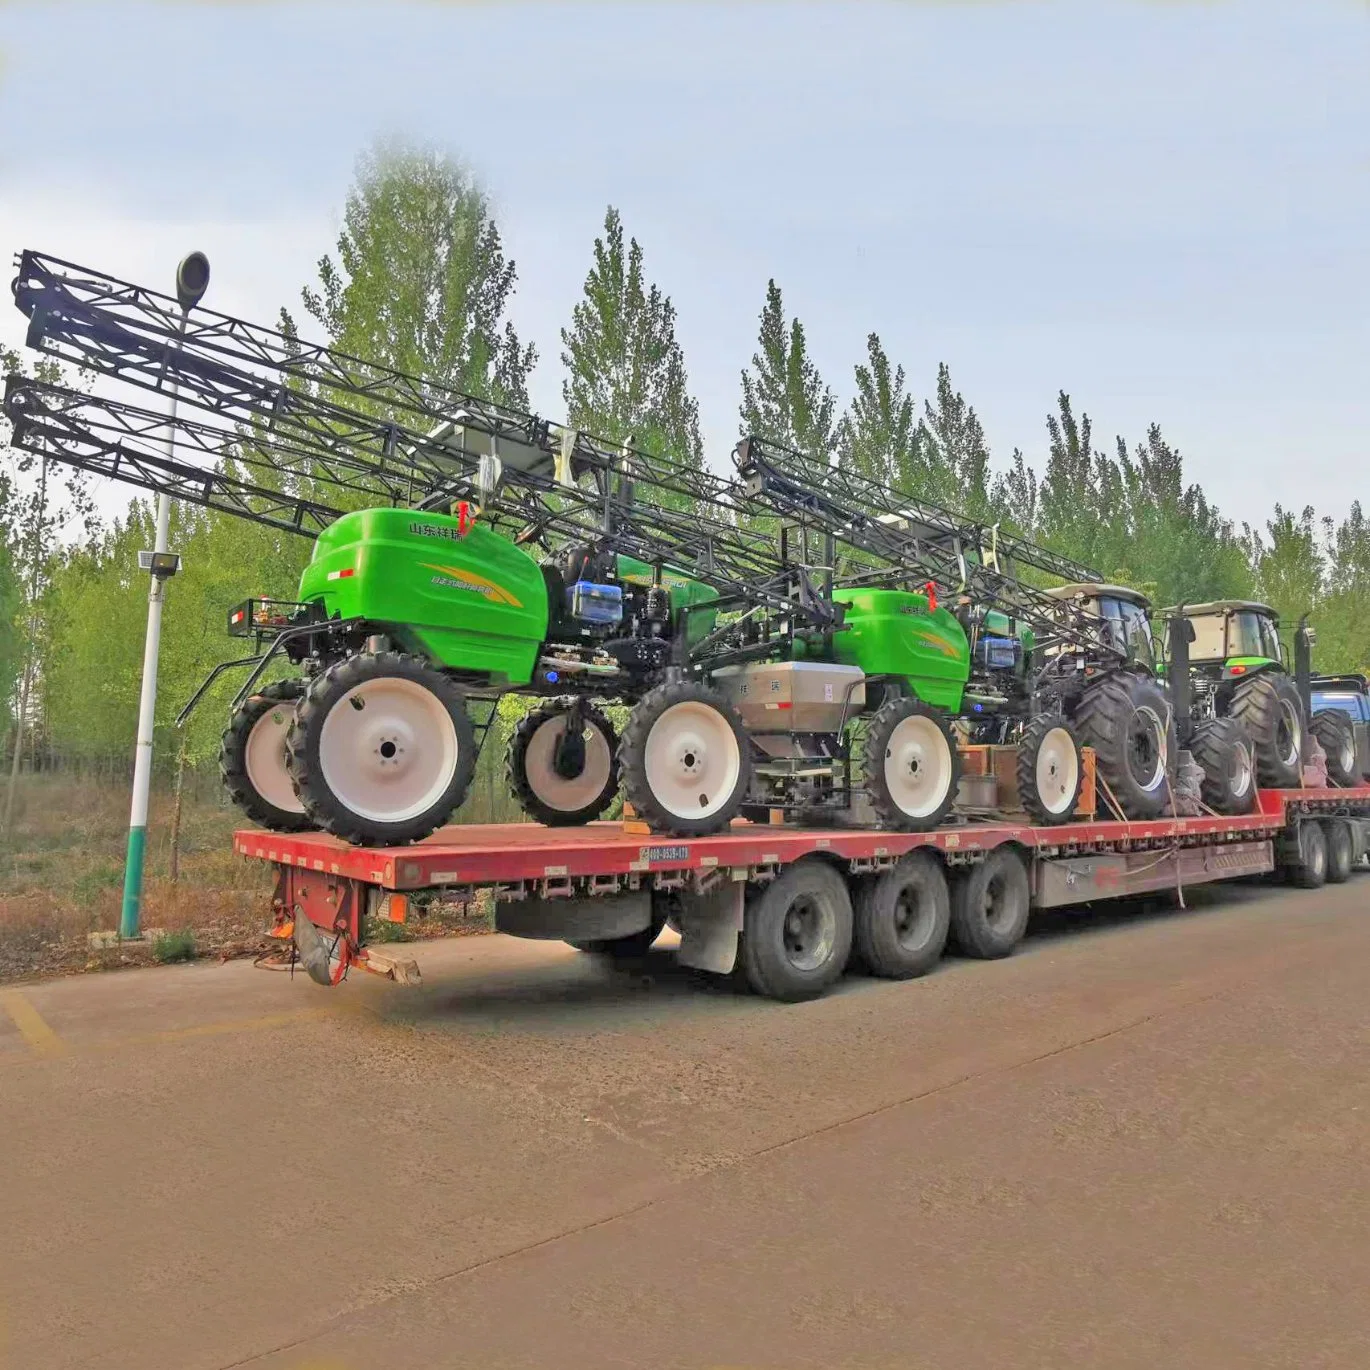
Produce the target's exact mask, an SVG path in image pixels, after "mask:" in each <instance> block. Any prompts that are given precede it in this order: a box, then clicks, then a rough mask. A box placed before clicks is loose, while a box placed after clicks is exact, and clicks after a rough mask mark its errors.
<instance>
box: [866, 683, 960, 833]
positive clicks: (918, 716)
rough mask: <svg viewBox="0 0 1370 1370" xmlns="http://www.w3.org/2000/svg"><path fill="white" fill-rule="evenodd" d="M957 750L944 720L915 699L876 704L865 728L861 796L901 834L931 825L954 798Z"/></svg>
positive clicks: (958, 761) (934, 824)
mask: <svg viewBox="0 0 1370 1370" xmlns="http://www.w3.org/2000/svg"><path fill="white" fill-rule="evenodd" d="M960 775H961V754H960V752H958V751H957V749H956V741H955V739H954V738H953V737H952V735H951V729H950V727H948V725H947V720H946V719H945V718H944V717H943V715H942V713H941V711H940V710H938V709H934V708H933V707H932V705H931V704H925V703H923V701H922V700H921V699H914V698H912V697H908V698H903V699H899V698H895V699H891V700H889V701H888V702H887V703H885V704H882V705H881V706H880V708H879V709H877V710H876V712H875V714H874V716H873V717H872V718H871V721H870V726H869V727H868V728H867V730H866V794H867V796H868V797H869V799H870V802H871V807H872V808H873V809H874V810H875V813H876V816H877V817H878V818H879V820H880V821H881V822H882V823H884V824H885V825H887V826H888V827H891V828H897V829H899V830H900V831H902V832H926V831H928V830H929V829H931V828H935V827H936V826H937V825H938V824H939V823H940V822H941V821H942V820H943V819H944V818H945V817H946V816H947V813H948V811H949V810H950V809H951V806H952V804H953V803H954V802H955V800H956V782H957V781H958V780H959V779H960Z"/></svg>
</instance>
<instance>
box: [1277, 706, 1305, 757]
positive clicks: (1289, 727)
mask: <svg viewBox="0 0 1370 1370" xmlns="http://www.w3.org/2000/svg"><path fill="white" fill-rule="evenodd" d="M1280 714H1281V716H1282V717H1283V719H1284V725H1285V730H1286V731H1287V733H1288V735H1289V750H1288V751H1287V752H1285V753H1284V755H1283V756H1281V757H1280V762H1281V764H1282V765H1285V766H1296V765H1298V762H1299V753H1300V752H1301V751H1302V750H1303V725H1302V724H1301V723H1300V722H1299V712H1298V710H1297V709H1296V708H1295V707H1294V706H1293V705H1292V704H1291V703H1290V702H1289V701H1288V700H1287V699H1282V700H1280ZM1279 737H1280V734H1279V727H1278V725H1277V726H1276V729H1275V741H1276V744H1278V742H1279Z"/></svg>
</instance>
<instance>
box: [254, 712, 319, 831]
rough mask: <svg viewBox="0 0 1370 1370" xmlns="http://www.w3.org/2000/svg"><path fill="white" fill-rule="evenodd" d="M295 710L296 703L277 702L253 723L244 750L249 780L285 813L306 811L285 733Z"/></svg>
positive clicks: (258, 791) (255, 788) (267, 800)
mask: <svg viewBox="0 0 1370 1370" xmlns="http://www.w3.org/2000/svg"><path fill="white" fill-rule="evenodd" d="M294 712H295V706H294V705H293V704H286V703H279V704H273V705H272V706H271V708H269V709H267V710H266V712H265V713H263V714H262V716H261V717H260V718H259V719H258V720H257V721H256V722H255V723H254V724H253V725H252V727H251V729H250V730H249V731H248V734H247V746H246V747H245V748H244V749H243V769H244V770H245V771H246V772H247V778H248V782H249V783H250V784H251V786H252V788H253V789H254V790H256V791H257V793H258V794H259V795H261V797H262V798H263V799H265V800H266V802H267V803H268V804H270V805H272V806H273V807H274V808H277V809H281V810H283V811H284V812H285V813H303V812H304V805H303V804H301V803H300V801H299V797H298V796H297V795H296V794H295V787H294V786H293V785H292V784H291V783H290V772H289V771H288V770H287V769H286V756H285V735H286V731H287V730H288V729H289V727H290V720H291V717H292V716H293V715H294Z"/></svg>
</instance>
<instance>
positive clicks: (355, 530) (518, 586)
mask: <svg viewBox="0 0 1370 1370" xmlns="http://www.w3.org/2000/svg"><path fill="white" fill-rule="evenodd" d="M300 599H301V601H305V602H312V601H319V600H321V601H322V602H323V604H324V605H325V607H326V608H327V611H328V614H329V617H330V618H331V617H333V616H334V615H338V616H341V617H342V618H366V619H371V620H373V621H374V622H378V623H385V624H387V625H393V627H392V628H391V629H390V631H391V634H392V636H394V637H395V639H396V640H397V642H398V643H399V644H400V645H401V646H402V647H403V648H404V649H405V650H406V651H411V652H417V653H419V654H421V655H423V656H425V657H427V658H429V659H430V660H431V661H433V662H434V663H435V664H437V665H439V666H443V667H448V668H451V669H455V670H463V671H479V672H484V673H487V674H488V675H489V677H490V681H491V683H492V684H496V685H514V686H517V685H526V684H527V683H528V682H529V681H530V680H531V679H532V675H533V666H534V664H535V662H536V660H537V655H538V648H539V647H540V646H541V644H542V643H543V641H544V640H545V639H546V636H547V623H548V605H547V585H546V582H545V580H544V579H543V574H542V568H541V567H540V566H539V565H538V563H537V562H536V561H534V560H533V558H532V557H530V556H529V555H528V554H527V553H526V552H524V551H522V550H520V549H519V548H518V547H515V546H514V544H513V543H511V542H510V541H509V540H508V538H505V537H501V536H500V535H499V534H498V533H495V532H493V531H492V530H491V529H489V528H486V527H484V526H483V525H481V524H475V525H473V526H471V527H469V528H467V529H466V531H465V533H464V534H463V533H462V531H461V528H460V526H459V523H458V521H457V520H456V519H455V518H451V517H449V516H447V515H445V514H434V513H426V512H417V511H415V510H411V509H362V510H358V511H357V512H356V513H352V514H344V515H343V517H342V518H340V519H338V520H337V521H336V522H335V523H332V524H330V525H329V526H328V527H327V528H325V529H324V530H323V532H322V533H320V534H319V538H318V541H317V542H316V543H315V544H314V556H313V559H312V560H311V561H310V563H309V565H308V566H306V567H305V570H304V575H303V576H302V577H301V578H300Z"/></svg>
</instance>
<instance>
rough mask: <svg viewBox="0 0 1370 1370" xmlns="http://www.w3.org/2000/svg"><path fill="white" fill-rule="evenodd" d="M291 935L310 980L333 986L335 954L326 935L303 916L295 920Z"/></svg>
mask: <svg viewBox="0 0 1370 1370" xmlns="http://www.w3.org/2000/svg"><path fill="white" fill-rule="evenodd" d="M290 935H291V940H292V941H293V942H294V943H295V951H296V953H297V954H298V955H299V958H300V964H301V965H302V966H303V967H304V968H305V972H306V973H307V974H308V976H309V978H310V979H311V980H313V981H314V982H315V984H319V985H332V984H333V983H334V981H333V967H332V960H333V953H332V950H331V948H330V947H329V944H328V941H327V939H326V938H325V937H324V935H323V934H322V933H321V932H320V931H319V930H318V928H316V927H315V926H314V924H313V923H312V922H310V920H309V919H308V918H305V917H304V916H303V915H301V916H300V917H298V918H296V919H295V928H294V931H293V932H292V933H291V934H290Z"/></svg>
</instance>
